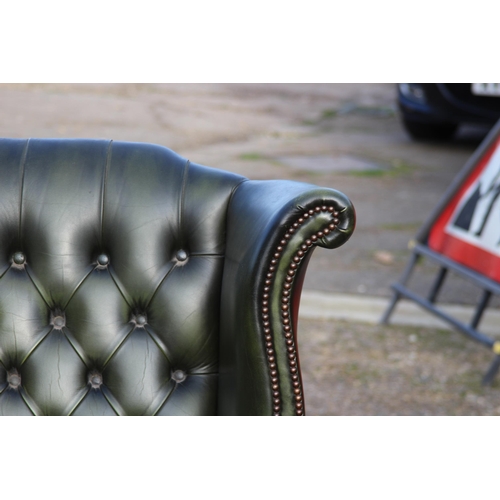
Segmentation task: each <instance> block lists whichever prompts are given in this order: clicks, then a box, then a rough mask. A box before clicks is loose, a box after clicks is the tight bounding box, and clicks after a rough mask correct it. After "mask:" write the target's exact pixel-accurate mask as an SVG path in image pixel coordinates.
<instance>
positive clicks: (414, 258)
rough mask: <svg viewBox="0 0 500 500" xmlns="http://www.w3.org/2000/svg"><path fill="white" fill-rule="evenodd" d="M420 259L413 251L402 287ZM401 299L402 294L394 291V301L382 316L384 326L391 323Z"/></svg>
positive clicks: (402, 278) (402, 277)
mask: <svg viewBox="0 0 500 500" xmlns="http://www.w3.org/2000/svg"><path fill="white" fill-rule="evenodd" d="M418 258H419V255H418V254H417V252H415V251H413V252H412V254H411V257H410V261H409V262H408V264H407V266H406V269H405V271H404V273H403V275H402V276H401V280H400V281H399V283H400V284H401V285H406V282H407V281H408V278H409V277H410V275H411V272H412V271H413V267H414V266H415V264H416V263H417V261H418ZM400 298H401V294H400V293H399V292H398V291H397V290H394V294H393V296H392V300H391V302H390V304H389V307H388V308H387V310H386V311H385V313H384V315H383V316H382V319H381V320H380V323H381V324H382V325H387V323H389V318H390V316H391V314H392V313H393V312H394V308H395V307H396V304H397V303H398V301H399V299H400Z"/></svg>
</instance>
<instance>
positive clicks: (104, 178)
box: [99, 141, 113, 250]
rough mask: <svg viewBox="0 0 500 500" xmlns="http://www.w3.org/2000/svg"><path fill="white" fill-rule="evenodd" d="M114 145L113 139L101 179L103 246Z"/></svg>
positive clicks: (101, 244)
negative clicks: (107, 191) (105, 207)
mask: <svg viewBox="0 0 500 500" xmlns="http://www.w3.org/2000/svg"><path fill="white" fill-rule="evenodd" d="M112 147H113V141H110V142H109V144H108V150H107V152H106V164H105V165H104V172H103V174H102V181H101V232H100V235H99V239H100V241H99V244H100V246H101V250H102V246H103V243H104V205H105V202H106V188H107V185H108V173H109V168H110V165H111V150H112Z"/></svg>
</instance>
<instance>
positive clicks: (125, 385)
mask: <svg viewBox="0 0 500 500" xmlns="http://www.w3.org/2000/svg"><path fill="white" fill-rule="evenodd" d="M0 176H1V182H0V414H1V415H217V414H219V415H295V414H297V415H303V414H304V413H305V409H304V394H303V387H302V380H301V375H300V366H299V354H298V350H297V338H296V324H297V314H298V307H299V300H300V293H301V287H302V281H303V278H304V272H305V269H306V267H307V261H308V258H309V257H310V254H311V251H312V249H314V247H315V246H317V245H320V246H323V247H326V248H335V247H338V246H339V245H341V244H342V243H344V242H345V241H346V240H347V239H348V238H349V236H350V235H351V233H352V231H353V229H354V223H355V215H354V210H353V208H352V205H351V203H350V202H349V200H348V199H347V198H346V197H345V196H344V195H343V194H342V193H340V192H338V191H335V190H333V189H326V188H319V187H316V186H313V185H310V184H304V183H299V182H293V181H250V180H248V179H246V178H244V177H241V176H239V175H235V174H232V173H229V172H224V171H221V170H217V169H213V168H209V167H205V166H201V165H198V164H195V163H190V162H189V161H188V160H186V159H184V158H182V157H180V156H179V155H177V154H176V153H174V152H173V151H171V150H169V149H167V148H165V147H161V146H156V145H151V144H142V143H127V142H111V141H102V140H83V139H74V140H68V139H61V140H56V139H54V140H52V139H31V140H19V139H0Z"/></svg>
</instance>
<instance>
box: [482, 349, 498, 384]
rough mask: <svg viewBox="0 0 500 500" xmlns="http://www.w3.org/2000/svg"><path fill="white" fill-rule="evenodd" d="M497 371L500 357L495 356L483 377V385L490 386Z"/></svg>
mask: <svg viewBox="0 0 500 500" xmlns="http://www.w3.org/2000/svg"><path fill="white" fill-rule="evenodd" d="M499 369H500V356H499V355H498V354H497V355H496V356H495V358H494V359H493V363H491V366H490V367H489V368H488V371H487V372H486V374H485V375H484V377H483V385H491V384H492V383H493V380H494V379H495V377H496V375H497V373H498V370H499Z"/></svg>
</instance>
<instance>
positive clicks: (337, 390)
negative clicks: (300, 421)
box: [299, 320, 500, 416]
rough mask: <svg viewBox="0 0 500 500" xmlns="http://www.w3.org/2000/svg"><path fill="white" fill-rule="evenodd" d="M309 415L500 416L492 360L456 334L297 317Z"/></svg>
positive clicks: (499, 391) (499, 388)
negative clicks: (488, 381)
mask: <svg viewBox="0 0 500 500" xmlns="http://www.w3.org/2000/svg"><path fill="white" fill-rule="evenodd" d="M299 347H300V356H301V357H300V363H301V368H302V375H303V382H304V393H305V402H306V412H307V415H309V416H311V415H415V416H417V415H450V416H451V415H500V385H499V383H498V380H496V381H495V382H494V384H493V385H492V386H491V387H483V386H482V385H481V379H482V376H483V374H484V371H486V369H487V368H488V366H489V364H490V363H491V361H492V354H491V353H490V352H489V351H488V350H487V349H485V348H484V347H483V346H481V345H478V344H475V343H473V342H471V341H470V340H468V339H466V338H465V337H464V336H462V335H461V334H460V333H457V332H452V331H446V330H437V329H431V328H415V327H399V326H374V325H365V324H361V323H352V322H349V323H347V322H342V321H339V322H336V323H333V322H325V321H314V320H307V321H305V320H302V321H301V329H300V332H299Z"/></svg>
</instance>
